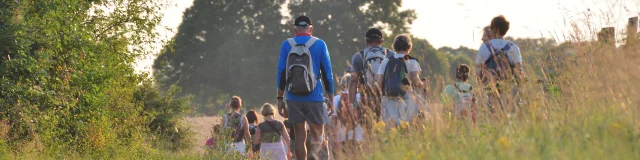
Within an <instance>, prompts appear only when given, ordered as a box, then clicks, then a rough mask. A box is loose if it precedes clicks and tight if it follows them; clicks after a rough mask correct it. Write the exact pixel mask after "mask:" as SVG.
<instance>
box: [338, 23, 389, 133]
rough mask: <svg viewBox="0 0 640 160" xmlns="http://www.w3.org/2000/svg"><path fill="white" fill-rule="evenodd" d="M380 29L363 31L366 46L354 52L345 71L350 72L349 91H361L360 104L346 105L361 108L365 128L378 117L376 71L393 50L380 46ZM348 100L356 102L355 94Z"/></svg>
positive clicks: (378, 92) (370, 125)
mask: <svg viewBox="0 0 640 160" xmlns="http://www.w3.org/2000/svg"><path fill="white" fill-rule="evenodd" d="M383 37H384V36H383V34H382V31H380V30H379V29H377V28H371V29H369V30H368V31H367V32H366V33H365V44H366V47H365V48H364V49H363V50H362V51H360V52H357V53H355V54H353V57H352V59H351V66H350V67H349V68H348V69H347V72H348V73H349V74H351V77H352V78H351V81H350V84H349V93H358V92H359V93H361V94H363V96H362V101H361V102H362V104H358V103H353V104H349V105H348V106H351V107H358V109H359V110H361V111H360V112H361V114H363V115H362V121H363V122H364V124H365V126H367V128H371V127H372V124H373V123H375V122H376V121H377V120H378V119H379V118H380V115H381V113H380V111H381V109H380V101H381V99H380V98H381V97H382V94H381V92H380V88H378V85H377V83H378V81H379V79H378V78H377V76H376V72H377V71H378V70H379V68H380V66H381V65H380V64H381V63H382V61H383V60H384V59H385V58H387V57H389V56H392V55H395V52H394V51H392V50H389V49H386V48H384V47H383V46H382V44H383V43H384V38H383ZM349 101H350V102H356V97H355V94H351V95H349Z"/></svg>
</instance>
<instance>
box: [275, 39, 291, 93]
mask: <svg viewBox="0 0 640 160" xmlns="http://www.w3.org/2000/svg"><path fill="white" fill-rule="evenodd" d="M288 48H291V47H290V46H289V45H288V44H287V42H286V41H285V42H283V43H282V47H280V58H278V70H277V72H278V75H277V76H276V77H277V81H276V83H277V84H276V86H277V87H278V96H279V97H281V96H283V95H284V89H285V80H286V78H285V77H284V76H285V73H284V72H285V68H286V65H287V50H289V49H288Z"/></svg>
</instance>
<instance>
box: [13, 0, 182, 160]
mask: <svg viewBox="0 0 640 160" xmlns="http://www.w3.org/2000/svg"><path fill="white" fill-rule="evenodd" d="M1 4H2V5H0V8H1V11H2V13H3V14H2V17H1V18H2V21H1V23H2V24H0V27H1V28H0V44H1V45H0V57H2V58H0V74H1V75H2V78H1V79H0V91H1V92H0V120H2V121H3V122H7V124H8V126H9V127H8V128H9V129H8V133H7V134H6V135H4V136H2V137H1V139H0V141H1V142H2V143H0V144H3V145H4V144H6V145H7V146H8V147H9V148H10V149H11V150H12V151H13V152H17V153H31V152H35V153H40V154H41V155H43V156H44V157H50V156H51V157H58V158H60V157H61V156H65V157H67V156H69V157H73V156H74V155H89V156H90V157H101V158H105V157H112V156H116V155H119V154H125V153H136V152H137V151H141V150H143V149H145V148H148V146H147V144H146V142H145V140H146V139H147V137H148V135H149V134H148V133H150V132H152V131H153V133H160V132H158V131H155V128H149V127H150V126H151V127H155V126H156V125H158V126H163V125H164V126H163V128H167V127H170V126H175V125H177V124H175V123H174V121H176V119H177V118H180V117H181V116H183V115H184V114H183V113H182V112H183V111H182V110H184V109H185V108H184V107H181V108H171V110H168V108H166V107H172V106H184V105H183V104H182V103H183V102H184V101H185V100H182V99H180V100H175V101H174V99H173V97H169V98H168V97H153V98H149V97H147V98H146V99H136V98H137V97H135V96H138V98H139V97H140V96H142V97H144V96H147V95H145V94H151V95H153V94H156V95H157V94H158V91H155V90H151V88H147V89H148V90H145V91H149V92H150V93H149V92H142V93H141V92H137V90H139V89H141V88H140V87H141V86H139V84H140V83H141V82H142V81H143V79H144V76H143V75H138V74H136V73H134V69H133V67H132V64H133V63H134V60H135V59H136V58H137V57H139V56H141V55H144V54H148V53H147V51H148V50H149V49H150V48H148V47H147V46H151V45H150V44H151V43H152V42H155V41H158V40H159V39H158V34H157V33H156V32H155V31H154V29H155V27H156V26H157V25H158V24H159V22H160V18H161V14H160V13H159V10H161V9H162V8H164V7H165V6H166V5H167V2H166V1H155V0H153V1H152V0H102V1H98V0H94V1H82V0H50V1H36V0H25V1H11V0H3V1H2V3H1ZM144 87H150V86H144ZM136 94H137V95H136ZM170 95H171V94H170ZM154 98H158V99H160V100H155V99H154ZM141 101H144V102H141ZM155 101H158V102H165V103H166V104H168V105H167V106H157V105H156V106H152V105H151V104H146V103H148V102H155ZM160 105H164V104H160ZM162 107H165V108H162ZM163 120H167V121H169V122H167V124H164V123H165V122H163ZM179 138H181V137H179ZM179 138H177V139H179ZM172 139H176V138H172ZM182 141H186V140H182ZM2 148H4V147H2ZM123 148H126V149H124V150H123ZM134 155H138V154H134Z"/></svg>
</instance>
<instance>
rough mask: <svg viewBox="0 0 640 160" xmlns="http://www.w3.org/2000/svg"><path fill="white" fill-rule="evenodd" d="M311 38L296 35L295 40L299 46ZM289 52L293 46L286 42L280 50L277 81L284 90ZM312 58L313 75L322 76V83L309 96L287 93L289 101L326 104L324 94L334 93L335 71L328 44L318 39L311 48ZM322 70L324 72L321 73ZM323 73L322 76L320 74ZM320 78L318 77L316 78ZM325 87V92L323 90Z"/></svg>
mask: <svg viewBox="0 0 640 160" xmlns="http://www.w3.org/2000/svg"><path fill="white" fill-rule="evenodd" d="M310 38H311V35H296V36H295V37H294V38H293V39H294V40H295V41H296V43H298V44H304V43H306V42H307V41H308V40H309V39H310ZM289 50H291V45H289V42H287V41H286V40H285V41H284V42H282V47H281V48H280V59H278V76H277V77H278V80H277V81H276V82H277V83H278V84H277V86H278V89H280V90H284V88H285V87H284V86H285V84H284V83H285V82H284V80H285V78H284V77H283V76H284V75H285V72H286V71H285V70H286V65H287V55H288V54H289ZM309 51H310V52H311V58H313V73H314V74H315V75H316V76H321V77H322V78H321V79H322V82H321V81H318V83H317V85H316V87H315V88H314V89H313V92H311V93H310V94H308V95H304V96H300V95H294V94H291V93H289V92H287V93H286V97H287V101H298V102H324V92H327V93H333V92H334V91H333V90H334V89H333V71H332V69H331V58H330V57H329V50H328V49H327V44H326V43H324V41H323V40H321V39H318V40H317V41H316V42H315V43H314V44H313V45H312V46H311V47H310V48H309ZM321 70H322V71H321ZM320 72H322V75H321V74H320ZM316 78H318V77H316ZM323 84H325V85H326V86H324V90H323V89H322V88H323Z"/></svg>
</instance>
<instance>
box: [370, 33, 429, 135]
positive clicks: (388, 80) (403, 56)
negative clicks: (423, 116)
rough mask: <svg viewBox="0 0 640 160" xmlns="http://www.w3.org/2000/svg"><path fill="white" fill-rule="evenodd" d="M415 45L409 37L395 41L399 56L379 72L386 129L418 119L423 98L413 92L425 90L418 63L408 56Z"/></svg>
mask: <svg viewBox="0 0 640 160" xmlns="http://www.w3.org/2000/svg"><path fill="white" fill-rule="evenodd" d="M412 47H413V44H412V42H411V37H410V36H409V35H408V34H401V35H398V36H397V37H396V38H395V40H394V42H393V49H394V50H395V51H396V54H395V55H393V56H391V57H389V58H386V59H384V60H383V61H382V63H381V64H380V66H381V67H380V69H379V70H378V72H377V75H378V78H379V79H380V81H378V85H379V86H380V88H381V89H382V95H383V97H382V102H381V104H382V105H381V106H382V111H381V112H382V117H381V118H382V120H383V121H384V123H385V124H387V126H388V127H389V128H390V127H395V126H399V125H400V122H401V121H406V122H409V121H412V120H413V118H415V117H417V115H418V113H419V112H420V110H419V106H418V105H419V104H424V99H422V98H421V97H420V96H416V95H415V94H416V91H415V90H414V89H423V88H424V84H423V80H422V79H421V78H419V76H420V71H422V70H421V69H420V64H419V63H418V60H417V59H415V58H413V57H411V56H409V52H410V51H411V48H412Z"/></svg>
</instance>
